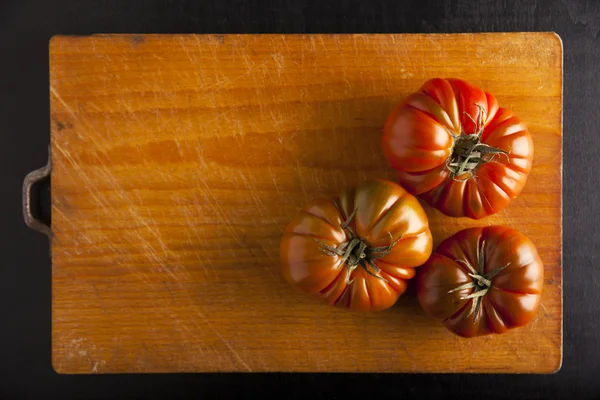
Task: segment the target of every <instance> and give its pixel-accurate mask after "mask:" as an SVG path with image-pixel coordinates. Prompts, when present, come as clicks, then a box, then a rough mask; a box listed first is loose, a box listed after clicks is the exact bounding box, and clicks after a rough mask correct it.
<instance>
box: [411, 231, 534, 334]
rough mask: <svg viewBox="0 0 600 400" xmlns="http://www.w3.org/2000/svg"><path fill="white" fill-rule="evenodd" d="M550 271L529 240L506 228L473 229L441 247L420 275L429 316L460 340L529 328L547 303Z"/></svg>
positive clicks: (419, 286) (421, 299) (420, 288)
mask: <svg viewBox="0 0 600 400" xmlns="http://www.w3.org/2000/svg"><path fill="white" fill-rule="evenodd" d="M543 284H544V266H543V264H542V260H541V259H540V256H539V255H538V252H537V250H536V248H535V246H534V245H533V243H532V242H531V240H529V238H527V237H526V236H525V235H523V234H522V233H520V232H518V231H516V230H514V229H511V228H508V227H505V226H491V227H486V228H469V229H465V230H463V231H460V232H458V233H456V234H455V235H453V236H451V237H449V238H447V239H446V240H444V241H443V242H442V244H440V246H439V247H438V249H437V250H436V251H435V252H434V253H433V254H432V256H431V258H430V259H429V260H428V261H427V262H426V263H425V265H423V266H422V267H421V268H420V269H419V276H418V277H417V295H418V298H419V303H420V304H421V307H423V310H425V312H426V313H427V314H428V315H430V316H431V317H433V318H436V319H440V320H442V321H443V323H444V325H446V328H448V329H449V330H451V331H452V332H454V333H456V334H457V335H459V336H464V337H472V336H481V335H487V334H490V333H504V332H506V331H507V330H509V329H512V328H516V327H519V326H523V325H525V324H527V323H528V322H529V321H531V319H532V318H533V317H534V315H535V312H536V310H537V308H538V306H539V304H540V299H541V297H542V286H543Z"/></svg>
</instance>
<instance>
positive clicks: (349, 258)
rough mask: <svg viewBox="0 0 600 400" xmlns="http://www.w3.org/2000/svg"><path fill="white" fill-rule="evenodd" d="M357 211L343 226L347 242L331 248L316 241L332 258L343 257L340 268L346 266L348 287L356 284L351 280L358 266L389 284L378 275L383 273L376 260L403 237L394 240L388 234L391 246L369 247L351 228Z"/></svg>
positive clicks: (383, 255) (355, 210) (339, 264)
mask: <svg viewBox="0 0 600 400" xmlns="http://www.w3.org/2000/svg"><path fill="white" fill-rule="evenodd" d="M357 211H358V208H356V209H354V211H353V212H352V214H350V216H349V217H348V219H347V220H346V221H344V223H343V224H342V225H341V226H342V229H344V231H345V232H346V235H347V237H348V240H347V241H345V242H344V243H342V244H340V245H339V246H337V247H336V246H331V245H329V244H327V243H325V242H323V241H321V240H318V239H315V240H316V241H317V243H319V245H320V249H321V251H322V252H323V253H325V254H327V255H328V256H331V257H335V256H341V258H340V261H339V263H338V267H340V266H342V265H344V264H346V284H347V285H351V284H352V283H353V282H354V279H352V280H351V279H350V275H351V274H352V271H354V270H355V269H356V268H358V266H361V267H362V268H363V269H364V270H365V271H366V272H367V273H368V274H369V275H371V276H373V277H375V278H377V279H380V280H382V281H384V282H387V279H385V278H383V277H382V276H380V275H378V274H379V273H380V272H381V269H380V268H379V267H378V266H377V264H375V260H377V259H379V258H382V257H385V256H386V255H387V254H388V253H389V252H390V251H391V250H392V248H393V247H394V246H395V245H396V243H398V242H399V241H400V239H402V236H400V237H399V238H398V239H396V240H394V238H393V236H392V234H391V233H389V232H388V234H389V235H390V244H389V245H387V246H379V247H372V246H369V244H368V243H367V242H366V241H364V240H363V239H362V238H360V237H358V236H357V235H356V233H355V232H354V231H353V230H352V228H350V226H349V225H350V222H351V221H352V219H353V218H354V216H355V215H356V212H357Z"/></svg>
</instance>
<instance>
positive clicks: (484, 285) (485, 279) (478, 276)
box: [448, 240, 510, 323]
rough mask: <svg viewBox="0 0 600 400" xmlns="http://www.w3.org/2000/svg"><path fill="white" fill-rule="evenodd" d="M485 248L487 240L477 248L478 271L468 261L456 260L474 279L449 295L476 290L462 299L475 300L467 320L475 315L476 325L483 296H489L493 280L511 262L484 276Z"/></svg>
mask: <svg viewBox="0 0 600 400" xmlns="http://www.w3.org/2000/svg"><path fill="white" fill-rule="evenodd" d="M484 247H485V240H482V241H481V246H480V247H478V248H477V263H478V265H477V267H478V270H475V268H473V266H472V265H471V264H470V263H469V262H468V261H466V260H455V261H456V262H459V263H461V264H463V265H465V266H466V267H467V268H468V269H469V271H470V272H469V273H468V275H469V276H470V277H471V278H472V279H473V281H472V282H468V283H465V284H464V285H460V286H458V287H456V288H454V289H452V290H450V291H448V293H453V292H457V291H459V290H463V289H471V288H474V289H475V290H474V291H473V292H472V293H471V294H469V295H466V296H462V297H461V298H460V299H461V300H468V299H474V300H473V301H472V303H471V310H470V311H469V314H467V318H468V317H470V316H471V314H475V316H474V318H473V323H475V320H476V319H477V315H478V314H479V310H480V308H481V302H482V300H483V296H485V295H486V294H487V292H488V291H489V290H490V288H491V287H492V279H493V278H494V277H495V276H496V275H498V274H499V273H500V272H502V271H504V269H505V268H506V267H508V266H509V265H510V262H509V263H508V264H506V265H504V266H502V267H499V268H496V269H494V270H492V271H490V272H488V273H487V274H484V273H483V270H484V266H485V253H484V251H483V248H484Z"/></svg>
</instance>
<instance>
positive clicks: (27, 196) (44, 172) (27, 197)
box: [23, 149, 52, 236]
mask: <svg viewBox="0 0 600 400" xmlns="http://www.w3.org/2000/svg"><path fill="white" fill-rule="evenodd" d="M51 172H52V157H51V156H50V149H48V163H47V164H46V165H45V166H43V167H42V168H39V169H36V170H35V171H31V172H30V173H28V174H27V176H25V180H24V181H23V218H24V219H25V223H26V224H27V226H28V227H30V228H31V229H34V230H36V231H38V232H41V233H43V234H45V235H48V236H51V235H52V230H51V229H50V225H48V224H47V223H45V222H43V221H41V220H40V219H39V218H37V217H36V216H34V215H33V211H32V207H31V203H32V201H31V195H32V192H33V188H34V186H36V185H37V184H38V183H40V182H41V181H43V180H45V179H47V178H48V177H50V173H51Z"/></svg>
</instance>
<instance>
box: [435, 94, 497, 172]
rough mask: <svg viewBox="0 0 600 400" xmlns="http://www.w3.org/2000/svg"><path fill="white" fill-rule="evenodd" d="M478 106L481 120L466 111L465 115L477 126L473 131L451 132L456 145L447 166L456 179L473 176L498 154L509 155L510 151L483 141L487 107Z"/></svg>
mask: <svg viewBox="0 0 600 400" xmlns="http://www.w3.org/2000/svg"><path fill="white" fill-rule="evenodd" d="M477 107H478V108H479V121H475V119H474V118H473V117H472V116H471V115H469V114H468V113H466V112H465V115H466V116H467V117H469V118H470V119H471V121H473V125H474V127H475V128H474V131H473V133H465V132H461V133H460V134H459V135H454V134H452V133H450V135H451V136H452V138H453V139H454V145H453V146H452V153H451V155H450V157H449V158H448V161H447V163H446V168H448V170H449V171H450V172H451V173H452V179H454V180H456V181H465V180H467V179H470V178H473V177H474V176H475V172H476V171H477V169H478V168H479V167H480V166H481V165H483V164H485V163H486V162H489V161H492V160H493V159H494V157H495V156H496V155H497V154H503V155H504V156H508V152H506V151H504V150H502V149H498V148H495V147H492V146H490V145H487V144H485V143H481V135H482V134H483V129H484V127H485V122H486V116H485V109H484V108H483V107H482V106H480V105H479V104H477ZM465 176H466V177H465ZM461 177H462V178H461Z"/></svg>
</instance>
